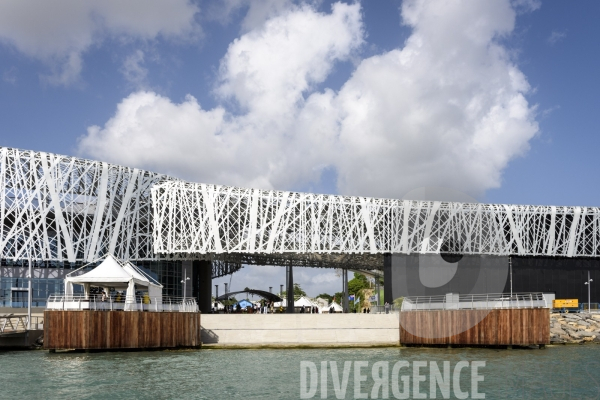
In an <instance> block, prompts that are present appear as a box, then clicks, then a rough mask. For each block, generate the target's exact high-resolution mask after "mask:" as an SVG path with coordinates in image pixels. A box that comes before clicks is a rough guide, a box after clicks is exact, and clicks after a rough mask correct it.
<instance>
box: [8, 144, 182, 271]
mask: <svg viewBox="0 0 600 400" xmlns="http://www.w3.org/2000/svg"><path fill="white" fill-rule="evenodd" d="M167 179H171V178H168V177H167V176H165V175H160V174H156V173H152V172H147V171H142V170H139V169H136V168H127V167H122V166H118V165H113V164H108V163H106V162H99V161H89V160H82V159H79V158H76V157H67V156H60V155H56V154H48V153H40V152H34V151H27V150H18V149H12V148H5V147H0V187H1V188H2V190H1V191H0V221H2V232H1V237H0V254H1V257H2V258H6V259H15V260H16V259H26V258H28V257H29V256H31V258H33V259H37V260H56V261H68V262H75V261H87V262H89V261H92V260H95V259H97V258H99V257H101V256H102V255H104V254H107V253H109V254H113V255H114V256H116V257H118V258H121V259H135V260H151V259H155V255H154V252H153V244H152V204H151V198H150V188H151V187H152V186H153V185H155V184H157V183H160V182H163V181H165V180H167Z"/></svg>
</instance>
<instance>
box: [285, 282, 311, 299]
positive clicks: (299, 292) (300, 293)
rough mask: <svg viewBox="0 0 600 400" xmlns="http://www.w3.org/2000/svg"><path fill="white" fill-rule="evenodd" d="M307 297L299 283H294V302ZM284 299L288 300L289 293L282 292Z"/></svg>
mask: <svg viewBox="0 0 600 400" xmlns="http://www.w3.org/2000/svg"><path fill="white" fill-rule="evenodd" d="M302 296H306V292H305V291H304V290H302V288H301V287H300V284H299V283H294V300H298V299H299V298H300V297H302ZM281 297H282V298H284V299H285V298H287V291H286V290H284V291H283V292H281Z"/></svg>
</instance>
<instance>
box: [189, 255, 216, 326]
mask: <svg viewBox="0 0 600 400" xmlns="http://www.w3.org/2000/svg"><path fill="white" fill-rule="evenodd" d="M192 279H193V281H194V283H193V286H194V288H195V289H197V290H196V293H194V296H195V297H196V300H197V301H198V308H199V309H200V312H202V313H203V314H210V312H211V310H212V302H211V294H212V262H211V261H210V260H194V261H193V278H192Z"/></svg>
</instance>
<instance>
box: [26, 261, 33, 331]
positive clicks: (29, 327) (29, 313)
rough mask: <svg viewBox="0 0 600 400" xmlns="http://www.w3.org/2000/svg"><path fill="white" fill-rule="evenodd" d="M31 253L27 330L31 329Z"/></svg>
mask: <svg viewBox="0 0 600 400" xmlns="http://www.w3.org/2000/svg"><path fill="white" fill-rule="evenodd" d="M31 273H32V271H31V254H30V255H29V288H28V289H27V330H31V300H32V298H33V296H32V295H31Z"/></svg>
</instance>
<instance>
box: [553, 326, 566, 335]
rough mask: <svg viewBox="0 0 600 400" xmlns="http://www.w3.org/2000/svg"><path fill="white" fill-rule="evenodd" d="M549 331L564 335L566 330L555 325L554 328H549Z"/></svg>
mask: <svg viewBox="0 0 600 400" xmlns="http://www.w3.org/2000/svg"><path fill="white" fill-rule="evenodd" d="M550 333H551V334H554V335H566V334H567V332H565V331H563V330H562V329H561V328H559V327H556V328H554V327H553V328H550Z"/></svg>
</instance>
